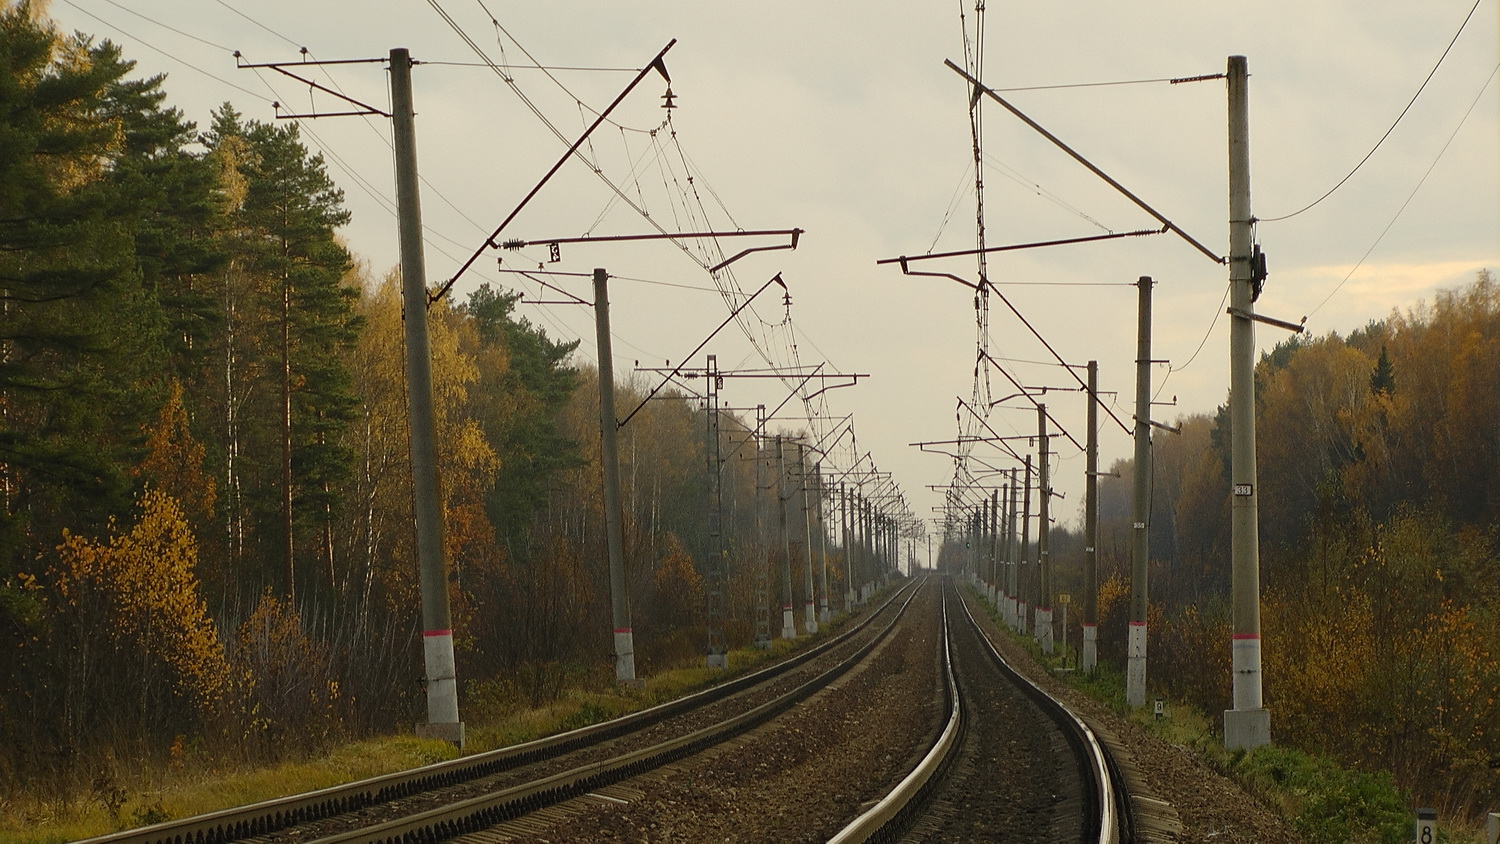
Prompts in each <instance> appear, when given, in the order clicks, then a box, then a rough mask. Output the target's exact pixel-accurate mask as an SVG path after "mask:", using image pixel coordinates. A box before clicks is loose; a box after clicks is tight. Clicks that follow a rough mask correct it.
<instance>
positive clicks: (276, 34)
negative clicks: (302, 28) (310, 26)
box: [214, 0, 302, 48]
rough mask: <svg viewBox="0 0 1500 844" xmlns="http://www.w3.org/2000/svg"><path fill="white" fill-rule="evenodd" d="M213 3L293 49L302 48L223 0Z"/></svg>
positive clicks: (215, 0) (216, 0)
mask: <svg viewBox="0 0 1500 844" xmlns="http://www.w3.org/2000/svg"><path fill="white" fill-rule="evenodd" d="M214 2H215V3H218V4H219V5H220V6H223V7H224V8H226V9H228V10H229V11H231V12H234V13H235V14H236V15H239V16H240V17H242V18H244V19H245V20H247V21H249V22H251V23H253V24H255V25H256V26H258V27H260V28H261V29H264V30H265V31H266V32H269V33H271V34H272V35H274V36H276V37H277V38H280V39H281V40H282V41H285V42H286V43H288V44H290V45H292V46H293V47H298V48H300V47H301V46H302V45H301V44H299V43H297V42H296V41H293V40H292V39H290V38H288V37H286V36H285V35H282V34H281V33H279V32H277V31H276V30H274V29H272V28H270V27H269V26H266V25H265V24H263V23H261V22H260V21H258V20H256V19H255V18H252V17H250V16H249V15H247V14H245V13H244V12H242V11H240V10H239V9H236V8H235V7H233V6H231V5H229V4H228V3H226V2H224V0H214Z"/></svg>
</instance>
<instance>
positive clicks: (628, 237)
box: [500, 229, 804, 273]
mask: <svg viewBox="0 0 1500 844" xmlns="http://www.w3.org/2000/svg"><path fill="white" fill-rule="evenodd" d="M803 231H804V230H803V229H761V230H758V231H739V230H736V231H722V232H718V231H709V232H656V233H654V234H611V235H599V236H597V237H595V236H589V235H585V236H581V237H547V238H538V239H535V240H507V241H505V242H503V243H501V244H500V248H502V249H524V248H526V247H528V246H543V245H545V246H548V247H552V249H553V251H552V253H551V255H552V260H553V261H556V260H559V257H560V254H561V253H560V252H558V251H557V247H558V246H560V245H561V244H564V243H622V242H630V241H638V240H670V241H673V242H674V243H675V242H677V241H678V240H686V239H687V238H701V237H712V238H720V237H776V236H778V235H784V236H789V237H790V238H791V242H790V243H786V244H781V245H778V246H752V247H750V248H749V249H744V250H741V251H740V252H738V253H736V254H735V255H734V256H733V257H730V258H726V259H725V260H723V261H720V262H719V263H717V264H714V265H713V266H712V267H709V268H708V271H709V272H711V273H714V272H718V271H719V270H722V269H724V268H725V267H727V266H729V265H730V264H732V263H734V262H735V261H738V260H739V259H741V258H743V257H745V256H746V255H749V254H750V253H752V252H771V251H774V250H777V249H796V248H797V241H798V240H800V239H801V237H802V234H803ZM678 245H679V246H680V245H681V244H678Z"/></svg>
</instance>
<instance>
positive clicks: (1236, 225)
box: [1224, 56, 1271, 748]
mask: <svg viewBox="0 0 1500 844" xmlns="http://www.w3.org/2000/svg"><path fill="white" fill-rule="evenodd" d="M1228 77H1229V80H1228V82H1229V86H1228V87H1229V304H1230V311H1231V313H1232V316H1231V317H1230V321H1229V427H1230V439H1231V442H1230V449H1229V453H1230V482H1231V484H1232V485H1233V490H1232V491H1233V493H1234V494H1233V496H1231V498H1232V499H1233V500H1232V504H1231V506H1230V529H1231V534H1230V535H1231V539H1230V548H1231V553H1230V572H1231V575H1230V580H1231V591H1232V593H1233V597H1232V600H1231V603H1232V615H1233V619H1232V622H1231V630H1232V635H1233V637H1234V638H1233V640H1232V642H1231V652H1232V655H1233V656H1232V663H1233V667H1234V709H1231V710H1228V711H1226V712H1225V713H1224V744H1225V746H1226V747H1231V748H1235V747H1242V748H1252V747H1259V746H1261V745H1263V744H1269V743H1270V741H1271V713H1270V712H1269V711H1268V710H1266V709H1265V708H1264V706H1263V705H1262V702H1261V674H1260V669H1261V663H1260V540H1259V537H1258V531H1259V514H1258V506H1259V505H1258V501H1257V499H1256V493H1257V490H1256V471H1255V323H1254V322H1252V321H1251V319H1250V315H1251V314H1252V313H1253V312H1254V308H1255V304H1254V299H1255V293H1254V290H1253V288H1254V278H1253V276H1254V268H1253V266H1252V251H1253V246H1252V238H1253V232H1252V227H1253V226H1254V221H1255V218H1254V217H1253V216H1252V215H1251V212H1250V105H1249V97H1248V92H1247V90H1246V85H1247V82H1248V79H1249V68H1248V65H1247V62H1246V61H1245V57H1244V56H1230V57H1229V69H1228Z"/></svg>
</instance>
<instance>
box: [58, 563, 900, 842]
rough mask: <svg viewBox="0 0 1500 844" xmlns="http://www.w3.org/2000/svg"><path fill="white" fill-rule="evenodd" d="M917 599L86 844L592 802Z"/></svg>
mask: <svg viewBox="0 0 1500 844" xmlns="http://www.w3.org/2000/svg"><path fill="white" fill-rule="evenodd" d="M917 591H918V584H915V583H914V584H908V585H907V586H906V587H905V588H903V589H902V590H899V591H898V592H897V593H896V594H894V595H892V596H891V597H890V598H889V599H888V600H887V601H886V602H885V603H884V604H882V605H881V606H879V607H877V608H876V609H875V610H873V611H872V612H870V613H868V614H867V616H866V618H864V619H863V620H861V621H860V622H859V623H858V624H857V625H855V626H854V627H853V628H851V629H850V630H848V631H846V632H844V633H842V634H840V635H839V636H837V637H834V638H831V639H829V640H828V641H826V642H823V643H820V644H819V645H817V646H815V647H812V648H808V649H807V650H805V651H802V652H800V653H798V654H796V655H795V656H793V657H791V658H789V659H787V660H783V661H782V662H779V663H777V664H776V665H773V666H770V667H767V668H764V669H761V670H759V671H756V672H753V673H751V674H747V675H745V676H743V677H739V678H736V679H734V680H730V681H728V682H725V683H722V684H720V685H717V686H714V687H711V688H709V689H705V690H703V691H701V692H698V693H695V694H693V695H688V696H686V697H683V698H679V699H677V700H674V701H670V702H668V703H664V704H661V705H658V706H655V707H652V708H650V709H645V710H642V711H640V712H636V713H632V714H630V715H626V716H622V717H620V718H616V719H613V720H611V721H607V722H603V723H600V724H595V725H592V726H589V727H584V728H581V729H578V730H573V731H570V732H566V733H560V734H557V735H554V736H550V737H547V738H543V739H538V740H536V741H533V742H528V743H526V744H522V745H516V746H513V747H508V748H501V749H499V750H495V751H490V752H488V753H483V754H476V755H474V756H467V757H461V758H458V759H454V760H450V761H447V762H441V763H437V764H434V765H428V766H424V767H422V768H416V769H413V770H410V771H404V772H399V773H395V774H390V775H386V776H381V777H375V778H371V779H366V780H362V781H359V782H354V783H349V784H346V785H341V786H335V787H331V788H327V789H323V790H320V791H316V792H310V793H307V794H300V795H292V796H288V797H285V798H279V799H275V800H270V801H265V802H261V803H257V804H253V805H250V806H243V807H238V808H233V809H227V810H223V811H220V812H214V813H211V814H206V815H199V816H196V817H192V818H186V819H182V820H177V821H169V822H166V823H162V824H157V825H153V826H149V827H142V828H140V829H134V830H126V831H123V832H119V833H114V834H111V835H106V836H100V837H97V838H93V839H88V840H87V842H85V844H228V842H236V841H255V842H261V841H266V842H269V841H276V842H281V843H282V844H285V843H286V842H303V841H308V842H311V841H327V842H335V841H337V842H354V841H391V842H396V841H439V840H446V839H449V838H452V837H455V836H457V835H461V834H463V833H465V832H470V831H474V830H477V829H481V828H484V827H486V826H493V825H494V824H496V823H501V822H504V821H509V820H514V819H516V818H518V817H521V816H524V815H526V814H529V813H532V812H536V811H539V810H541V809H543V808H545V807H548V806H552V805H555V804H557V803H560V802H563V801H566V800H569V799H571V798H574V797H577V796H579V795H584V794H589V793H592V792H595V791H596V790H598V789H600V788H603V787H606V786H608V785H610V784H612V783H615V782H619V781H621V780H624V779H628V778H630V777H633V776H639V775H640V774H642V773H645V772H648V771H651V770H654V769H657V768H660V767H662V766H664V765H668V764H671V763H672V762H673V761H676V760H678V759H682V758H684V757H686V756H690V755H692V754H694V753H698V752H701V751H702V750H703V749H705V748H707V747H711V746H713V745H715V744H719V743H722V742H725V741H728V740H730V739H731V738H734V737H735V736H737V735H740V734H743V733H744V732H746V731H748V730H750V729H753V728H754V727H756V726H758V725H760V724H763V723H765V722H766V721H768V720H769V719H771V718H774V717H775V716H776V715H778V714H780V713H782V712H785V711H786V710H787V709H789V708H791V707H792V706H795V705H796V704H797V703H799V702H801V701H803V700H805V699H806V698H807V697H809V696H810V695H812V694H814V693H816V692H817V691H819V690H820V689H823V688H825V687H826V686H827V685H828V684H829V683H831V682H833V681H834V680H835V679H837V678H838V677H839V676H841V675H842V674H843V673H845V672H847V671H848V670H849V669H850V668H851V667H853V666H854V665H856V664H858V663H859V662H860V661H861V660H862V659H864V658H865V656H867V655H868V654H869V653H870V651H871V650H872V649H874V648H875V647H876V646H877V645H879V644H880V642H881V641H883V640H884V639H885V638H886V637H887V636H888V635H889V634H890V632H891V630H892V629H894V627H895V626H896V624H897V622H898V621H899V620H900V619H901V617H902V615H903V614H904V613H905V611H906V608H907V607H908V606H909V605H910V603H911V601H912V598H913V597H914V595H915V594H916V593H917Z"/></svg>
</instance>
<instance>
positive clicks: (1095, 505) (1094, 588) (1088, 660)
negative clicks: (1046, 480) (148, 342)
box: [1079, 360, 1099, 674]
mask: <svg viewBox="0 0 1500 844" xmlns="http://www.w3.org/2000/svg"><path fill="white" fill-rule="evenodd" d="M1088 382H1089V385H1088V386H1089V390H1088V392H1089V411H1088V426H1089V430H1088V458H1087V460H1086V461H1085V466H1084V473H1085V475H1086V477H1085V479H1084V483H1083V654H1082V660H1081V662H1080V664H1079V667H1080V668H1081V669H1082V670H1083V673H1085V674H1092V673H1094V670H1095V669H1096V668H1097V667H1098V665H1099V553H1098V547H1099V362H1098V361H1096V360H1091V361H1089V375H1088Z"/></svg>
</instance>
